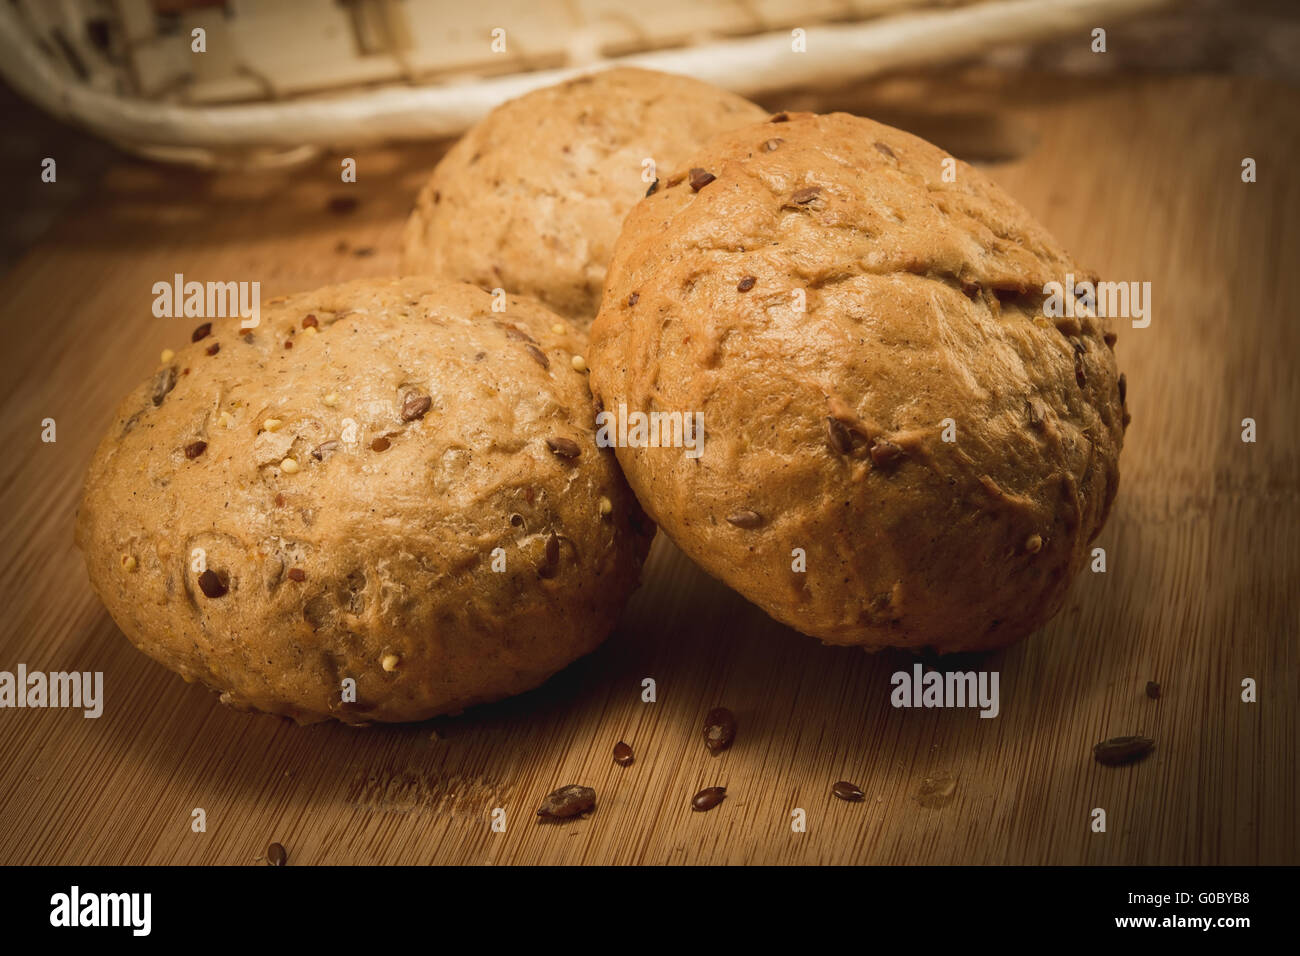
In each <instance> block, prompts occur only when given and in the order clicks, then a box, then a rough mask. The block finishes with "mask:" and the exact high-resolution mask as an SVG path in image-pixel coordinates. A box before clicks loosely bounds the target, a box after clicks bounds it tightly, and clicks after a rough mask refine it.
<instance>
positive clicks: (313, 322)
mask: <svg viewBox="0 0 1300 956" xmlns="http://www.w3.org/2000/svg"><path fill="white" fill-rule="evenodd" d="M318 325H320V322H319V321H318V320H317V318H316V316H315V315H314V314H308V315H307V316H306V317H304V318H303V320H302V327H303V328H304V329H314V328H316V326H318Z"/></svg>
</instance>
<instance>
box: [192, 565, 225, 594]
mask: <svg viewBox="0 0 1300 956" xmlns="http://www.w3.org/2000/svg"><path fill="white" fill-rule="evenodd" d="M199 590H200V591H202V592H203V593H204V594H205V595H206V596H207V597H210V598H219V597H222V596H223V595H224V594H225V593H226V592H227V591H229V590H230V589H229V588H228V587H226V582H224V581H222V580H221V576H220V575H218V574H217V572H216V571H213V570H212V569H211V568H208V569H207V570H206V571H204V572H203V573H202V574H200V575H199Z"/></svg>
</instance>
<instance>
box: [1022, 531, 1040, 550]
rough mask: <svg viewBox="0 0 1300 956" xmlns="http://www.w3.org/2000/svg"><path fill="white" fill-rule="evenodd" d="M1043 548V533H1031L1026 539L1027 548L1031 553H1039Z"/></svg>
mask: <svg viewBox="0 0 1300 956" xmlns="http://www.w3.org/2000/svg"><path fill="white" fill-rule="evenodd" d="M1042 549H1043V538H1042V535H1037V534H1031V535H1030V536H1029V537H1028V538H1026V539H1025V550H1026V551H1028V552H1029V553H1030V554H1037V553H1038V552H1039V551H1041V550H1042Z"/></svg>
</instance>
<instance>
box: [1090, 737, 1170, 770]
mask: <svg viewBox="0 0 1300 956" xmlns="http://www.w3.org/2000/svg"><path fill="white" fill-rule="evenodd" d="M1155 745H1156V742H1155V741H1154V740H1152V739H1151V738H1150V737H1112V738H1111V739H1110V740H1103V741H1102V742H1101V743H1099V744H1097V745H1096V746H1095V747H1093V748H1092V755H1093V757H1095V758H1096V760H1097V763H1099V764H1102V765H1104V766H1107V767H1119V766H1122V765H1123V764H1126V763H1134V762H1135V761H1138V760H1141V759H1142V758H1143V757H1145V756H1146V755H1147V754H1149V753H1151V751H1152V750H1153V749H1154V748H1155Z"/></svg>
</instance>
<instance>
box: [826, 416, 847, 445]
mask: <svg viewBox="0 0 1300 956" xmlns="http://www.w3.org/2000/svg"><path fill="white" fill-rule="evenodd" d="M826 438H827V440H828V441H829V442H830V444H831V447H832V448H833V449H835V450H836V451H837V452H839V453H840V454H841V455H851V454H853V431H852V429H850V428H849V426H848V425H846V424H844V423H843V422H842V421H840V420H839V419H838V418H836V417H835V416H833V415H830V416H827V418H826Z"/></svg>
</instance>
